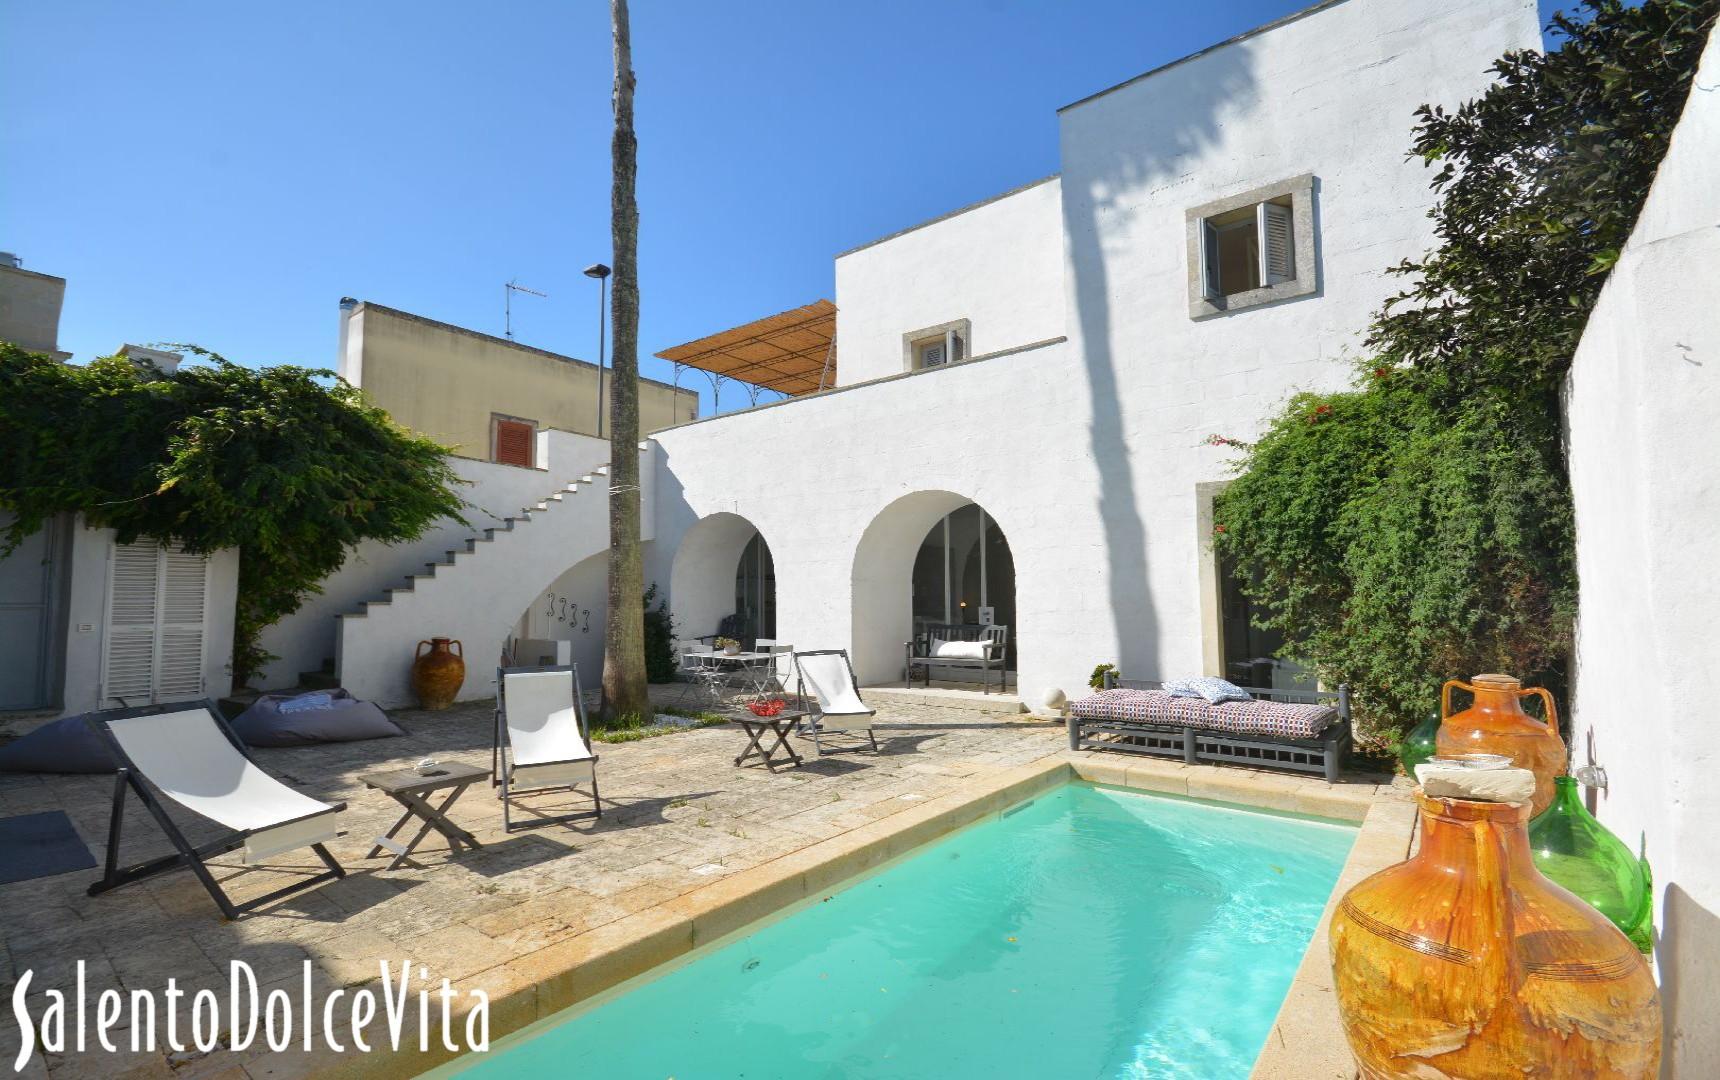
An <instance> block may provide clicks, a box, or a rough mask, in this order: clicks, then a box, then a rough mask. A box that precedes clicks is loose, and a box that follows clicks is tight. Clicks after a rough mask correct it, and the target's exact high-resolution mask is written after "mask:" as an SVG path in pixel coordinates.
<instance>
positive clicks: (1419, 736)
mask: <svg viewBox="0 0 1720 1080" xmlns="http://www.w3.org/2000/svg"><path fill="white" fill-rule="evenodd" d="M1439 723H1440V720H1439V714H1438V713H1433V714H1431V715H1429V716H1428V718H1427V719H1426V720H1423V721H1422V722H1421V723H1419V724H1417V725H1416V726H1415V730H1413V731H1411V732H1410V733H1409V734H1408V735H1405V736H1404V737H1403V741H1402V742H1400V743H1398V763H1399V764H1400V765H1402V766H1403V774H1404V775H1405V776H1407V777H1409V778H1410V779H1411V780H1412V781H1413V780H1414V779H1415V767H1416V766H1417V765H1420V764H1422V763H1423V762H1425V761H1426V760H1427V759H1428V758H1430V757H1432V756H1433V755H1434V754H1436V753H1438V749H1437V747H1436V746H1435V742H1436V740H1437V739H1438V738H1439Z"/></svg>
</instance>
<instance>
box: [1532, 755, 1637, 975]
mask: <svg viewBox="0 0 1720 1080" xmlns="http://www.w3.org/2000/svg"><path fill="white" fill-rule="evenodd" d="M1553 783H1554V793H1553V801H1552V804H1551V805H1549V806H1548V807H1547V809H1546V811H1545V812H1543V813H1541V814H1540V815H1538V816H1537V817H1536V818H1535V820H1533V821H1531V822H1530V823H1529V848H1530V851H1531V852H1532V854H1533V855H1534V858H1535V867H1536V868H1537V869H1538V870H1540V871H1541V873H1543V874H1545V875H1547V877H1549V878H1551V879H1553V881H1555V882H1557V883H1558V884H1560V885H1563V886H1564V887H1565V888H1566V889H1568V890H1570V891H1571V892H1573V893H1575V894H1577V895H1578V896H1580V897H1582V899H1584V900H1585V901H1587V902H1588V904H1589V906H1591V907H1593V908H1594V909H1595V910H1596V911H1599V912H1600V913H1601V914H1602V915H1605V916H1606V917H1607V918H1608V919H1610V920H1612V924H1613V925H1614V926H1616V927H1618V928H1619V929H1620V930H1623V931H1624V933H1625V936H1626V937H1628V938H1630V940H1631V943H1632V944H1634V945H1635V946H1636V947H1637V948H1638V949H1640V950H1642V951H1643V952H1645V953H1646V952H1649V951H1651V950H1652V949H1653V948H1654V889H1653V885H1652V882H1651V880H1650V876H1649V869H1648V863H1647V861H1646V860H1644V859H1639V858H1637V857H1636V856H1635V855H1633V854H1632V853H1631V850H1630V848H1628V847H1625V845H1624V841H1622V840H1620V839H1619V838H1618V837H1616V836H1614V835H1613V834H1612V832H1611V831H1610V830H1608V829H1607V827H1606V826H1605V825H1602V824H1601V823H1600V822H1599V821H1596V820H1595V817H1594V815H1593V814H1591V813H1589V811H1588V808H1587V807H1585V806H1584V805H1583V800H1582V798H1581V797H1580V793H1579V791H1578V787H1577V782H1576V780H1575V779H1573V778H1572V777H1570V776H1560V777H1557V778H1555V780H1554V781H1553Z"/></svg>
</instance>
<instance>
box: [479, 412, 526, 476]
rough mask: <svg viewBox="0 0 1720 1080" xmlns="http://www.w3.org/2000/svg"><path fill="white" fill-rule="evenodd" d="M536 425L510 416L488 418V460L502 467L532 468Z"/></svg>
mask: <svg viewBox="0 0 1720 1080" xmlns="http://www.w3.org/2000/svg"><path fill="white" fill-rule="evenodd" d="M536 448H537V424H536V422H534V421H531V420H521V419H518V418H517V417H512V416H492V417H491V418H490V460H491V461H495V462H499V463H500V464H503V465H519V466H522V467H524V468H527V469H530V468H532V467H534V465H535V460H534V451H535V450H536Z"/></svg>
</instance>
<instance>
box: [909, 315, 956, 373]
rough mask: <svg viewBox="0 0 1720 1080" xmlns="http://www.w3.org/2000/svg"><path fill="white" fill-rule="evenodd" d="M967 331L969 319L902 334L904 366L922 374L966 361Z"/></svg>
mask: <svg viewBox="0 0 1720 1080" xmlns="http://www.w3.org/2000/svg"><path fill="white" fill-rule="evenodd" d="M968 332H969V327H968V320H966V319H958V320H956V321H955V322H947V323H940V324H939V325H937V326H928V327H926V328H925V329H924V330H915V331H914V332H913V333H911V334H903V335H902V352H903V366H904V367H905V368H906V369H907V370H909V371H925V370H927V369H928V368H935V367H943V366H944V365H946V364H954V363H956V362H958V361H961V360H965V359H966V358H967V356H968Z"/></svg>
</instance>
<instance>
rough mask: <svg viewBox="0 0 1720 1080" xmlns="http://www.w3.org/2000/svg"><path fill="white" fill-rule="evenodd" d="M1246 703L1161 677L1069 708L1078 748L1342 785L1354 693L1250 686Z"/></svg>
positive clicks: (1111, 679) (1109, 679)
mask: <svg viewBox="0 0 1720 1080" xmlns="http://www.w3.org/2000/svg"><path fill="white" fill-rule="evenodd" d="M1240 689H1242V690H1244V691H1246V692H1247V693H1248V694H1249V695H1250V700H1247V701H1220V702H1216V703H1215V702H1209V701H1208V700H1206V699H1205V698H1203V697H1182V696H1173V695H1172V694H1170V693H1169V692H1167V691H1166V690H1165V689H1164V688H1163V684H1161V683H1158V682H1145V681H1139V680H1119V679H1117V677H1116V676H1115V674H1107V675H1106V678H1105V689H1104V690H1102V691H1100V692H1099V693H1097V694H1094V695H1092V696H1090V697H1085V698H1081V699H1079V700H1077V701H1074V702H1072V703H1070V706H1069V719H1068V724H1069V748H1070V749H1071V750H1125V751H1128V752H1130V753H1136V754H1159V755H1162V756H1165V757H1178V758H1181V759H1183V760H1184V761H1186V762H1188V763H1189V764H1191V765H1193V764H1195V763H1197V762H1201V761H1224V762H1233V763H1237V764H1242V765H1254V766H1258V767H1261V768H1272V769H1289V770H1292V771H1295V772H1306V773H1315V774H1317V775H1320V776H1324V777H1325V778H1326V780H1327V781H1328V782H1335V781H1336V780H1337V779H1338V773H1339V771H1340V770H1341V769H1342V768H1343V766H1344V761H1345V759H1346V758H1347V757H1348V756H1349V752H1350V745H1351V731H1350V690H1349V687H1347V686H1340V687H1338V688H1337V690H1335V691H1331V692H1321V691H1301V690H1273V689H1269V688H1264V687H1253V686H1245V687H1241V688H1240Z"/></svg>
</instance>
